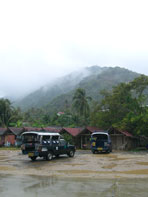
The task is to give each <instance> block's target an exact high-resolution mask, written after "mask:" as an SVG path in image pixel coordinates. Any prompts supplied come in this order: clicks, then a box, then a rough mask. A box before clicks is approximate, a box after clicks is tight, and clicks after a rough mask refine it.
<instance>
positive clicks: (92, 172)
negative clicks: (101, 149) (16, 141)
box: [0, 150, 148, 179]
mask: <svg viewBox="0 0 148 197" xmlns="http://www.w3.org/2000/svg"><path fill="white" fill-rule="evenodd" d="M0 174H12V175H38V176H55V177H57V176H58V177H77V178H80V177H82V178H84V177H87V178H94V179H95V178H96V179H97V178H107V179H109V178H148V152H138V153H135V152H114V151H113V152H112V153H110V154H92V153H91V152H90V151H77V152H76V154H75V156H74V157H73V158H69V157H67V156H60V157H59V158H53V160H52V161H45V160H43V159H42V158H37V160H36V161H35V162H32V161H31V160H30V159H29V158H28V157H27V156H25V155H22V154H21V151H20V150H17V151H16V150H0Z"/></svg>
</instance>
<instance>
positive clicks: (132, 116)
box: [0, 75, 148, 137]
mask: <svg viewBox="0 0 148 197" xmlns="http://www.w3.org/2000/svg"><path fill="white" fill-rule="evenodd" d="M147 88H148V77H147V76H145V75H140V76H138V77H137V78H135V79H134V80H132V81H130V82H122V83H119V84H118V85H116V86H114V87H112V89H111V90H101V91H100V94H101V96H102V99H101V100H100V101H99V102H98V101H94V100H92V98H91V97H90V96H88V95H87V93H86V90H85V89H83V88H77V89H75V91H74V93H73V96H72V99H71V103H69V102H68V100H65V96H64V95H63V97H60V98H63V101H64V102H63V103H62V104H63V106H62V107H63V111H64V113H56V112H55V113H53V114H50V113H49V112H50V110H49V109H48V108H47V106H46V108H30V109H29V110H28V111H27V112H25V113H22V112H21V111H20V110H19V109H15V108H14V107H12V104H11V102H10V101H9V100H8V99H0V109H1V110H0V111H1V113H0V126H1V127H6V126H17V127H19V126H23V125H24V122H26V123H27V124H28V125H27V126H35V127H46V126H53V125H54V126H62V127H84V126H96V127H99V128H102V129H108V128H110V127H112V126H113V127H114V128H117V129H121V130H125V131H129V132H130V133H132V134H133V135H134V136H139V135H143V136H147V137H148V125H147V122H148V105H147V98H148V95H147V94H145V91H146V90H147ZM69 96H71V94H69ZM57 99H59V98H57ZM67 99H68V97H67ZM59 106H60V105H59Z"/></svg>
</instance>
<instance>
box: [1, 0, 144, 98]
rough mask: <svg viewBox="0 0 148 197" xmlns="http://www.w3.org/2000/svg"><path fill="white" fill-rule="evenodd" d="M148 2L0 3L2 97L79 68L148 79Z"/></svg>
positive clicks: (3, 0) (33, 0)
mask: <svg viewBox="0 0 148 197" xmlns="http://www.w3.org/2000/svg"><path fill="white" fill-rule="evenodd" d="M147 9H148V1H147V0H13V1H12V0H1V1H0V72H1V75H0V96H3V95H8V94H9V95H11V94H15V95H16V96H18V95H21V94H22V93H24V92H25V93H26V92H30V91H31V90H32V89H33V88H37V87H40V86H41V85H43V84H45V83H47V82H48V81H50V80H51V79H53V78H55V77H59V76H62V75H64V74H67V73H69V72H71V71H74V70H78V69H79V68H82V67H86V66H92V65H99V66H112V67H114V66H120V67H125V68H128V69H130V70H133V71H136V72H139V73H144V74H147V75H148V24H147V23H148V22H147V20H148V11H147Z"/></svg>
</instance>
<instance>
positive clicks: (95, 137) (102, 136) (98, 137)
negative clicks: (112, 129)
mask: <svg viewBox="0 0 148 197" xmlns="http://www.w3.org/2000/svg"><path fill="white" fill-rule="evenodd" d="M92 139H93V140H101V141H104V140H105V141H106V140H108V135H107V134H93V136H92Z"/></svg>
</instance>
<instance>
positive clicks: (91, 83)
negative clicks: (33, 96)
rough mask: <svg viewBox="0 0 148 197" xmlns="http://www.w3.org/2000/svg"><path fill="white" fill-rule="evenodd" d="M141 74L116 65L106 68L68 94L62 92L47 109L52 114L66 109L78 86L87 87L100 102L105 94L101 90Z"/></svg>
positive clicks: (84, 80) (92, 96)
mask: <svg viewBox="0 0 148 197" xmlns="http://www.w3.org/2000/svg"><path fill="white" fill-rule="evenodd" d="M138 76H139V74H137V73H135V72H131V71H129V70H127V69H123V68H119V67H115V68H108V69H105V70H104V71H103V72H101V73H99V74H92V75H90V76H88V77H85V78H84V79H83V80H82V81H81V82H80V83H79V84H78V85H77V86H76V87H75V89H73V90H72V91H70V92H68V93H67V94H62V95H60V96H58V97H56V98H54V99H53V100H52V101H51V102H49V103H48V104H47V105H46V106H45V109H46V110H48V111H49V113H50V114H52V113H54V112H58V111H64V109H65V102H66V101H67V103H68V106H69V107H70V106H71V104H72V98H73V96H74V92H75V90H76V89H77V88H82V89H85V91H86V94H87V95H88V96H90V97H91V98H92V99H93V100H94V101H97V102H100V101H101V100H102V98H103V96H102V95H101V94H100V91H101V90H104V89H105V90H111V89H112V87H114V86H116V85H117V84H119V83H121V82H126V83H127V82H129V81H132V80H133V79H134V78H136V77H138Z"/></svg>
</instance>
